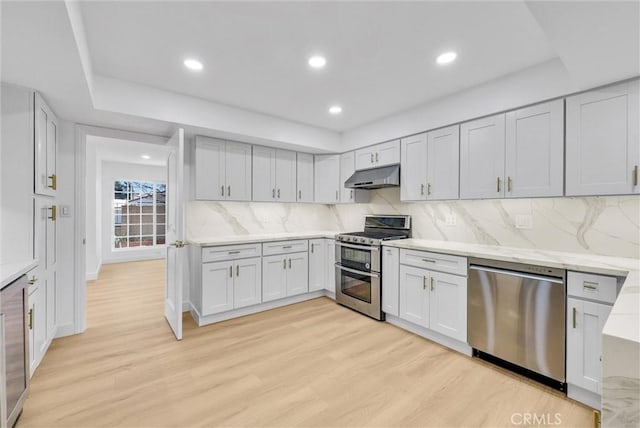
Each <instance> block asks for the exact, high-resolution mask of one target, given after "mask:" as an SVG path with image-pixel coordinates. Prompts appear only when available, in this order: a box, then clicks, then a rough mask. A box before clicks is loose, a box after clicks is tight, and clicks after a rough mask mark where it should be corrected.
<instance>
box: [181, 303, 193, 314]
mask: <svg viewBox="0 0 640 428" xmlns="http://www.w3.org/2000/svg"><path fill="white" fill-rule="evenodd" d="M190 310H191V302H182V312H189V311H190Z"/></svg>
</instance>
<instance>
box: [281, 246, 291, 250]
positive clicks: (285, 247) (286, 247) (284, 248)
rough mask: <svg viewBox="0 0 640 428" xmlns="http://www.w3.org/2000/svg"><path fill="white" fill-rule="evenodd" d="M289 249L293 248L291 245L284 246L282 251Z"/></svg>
mask: <svg viewBox="0 0 640 428" xmlns="http://www.w3.org/2000/svg"><path fill="white" fill-rule="evenodd" d="M289 248H291V245H283V246H282V249H283V250H288V249H289Z"/></svg>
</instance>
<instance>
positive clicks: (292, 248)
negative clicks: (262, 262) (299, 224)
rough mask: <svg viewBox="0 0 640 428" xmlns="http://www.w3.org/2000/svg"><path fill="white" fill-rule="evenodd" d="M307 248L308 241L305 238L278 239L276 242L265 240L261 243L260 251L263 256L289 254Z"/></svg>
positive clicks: (306, 249)
mask: <svg viewBox="0 0 640 428" xmlns="http://www.w3.org/2000/svg"><path fill="white" fill-rule="evenodd" d="M308 250H309V241H307V240H306V239H300V240H296V241H278V242H266V243H264V244H262V253H263V254H264V255H265V256H270V255H273V254H289V253H298V252H300V251H308Z"/></svg>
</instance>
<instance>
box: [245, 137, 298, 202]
mask: <svg viewBox="0 0 640 428" xmlns="http://www.w3.org/2000/svg"><path fill="white" fill-rule="evenodd" d="M296 162H297V158H296V152H292V151H289V150H279V149H273V148H271V147H262V146H254V147H253V198H252V200H254V201H263V202H295V201H296V199H297V197H296V193H297V189H296V178H297V175H296Z"/></svg>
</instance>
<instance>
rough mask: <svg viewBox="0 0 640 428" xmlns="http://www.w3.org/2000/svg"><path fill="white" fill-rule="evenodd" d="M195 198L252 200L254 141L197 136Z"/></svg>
mask: <svg viewBox="0 0 640 428" xmlns="http://www.w3.org/2000/svg"><path fill="white" fill-rule="evenodd" d="M195 146H196V147H195V198H196V199H199V200H210V201H250V200H251V145H250V144H243V143H235V142H230V141H223V140H218V139H215V138H208V137H201V136H197V137H196V145H195Z"/></svg>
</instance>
